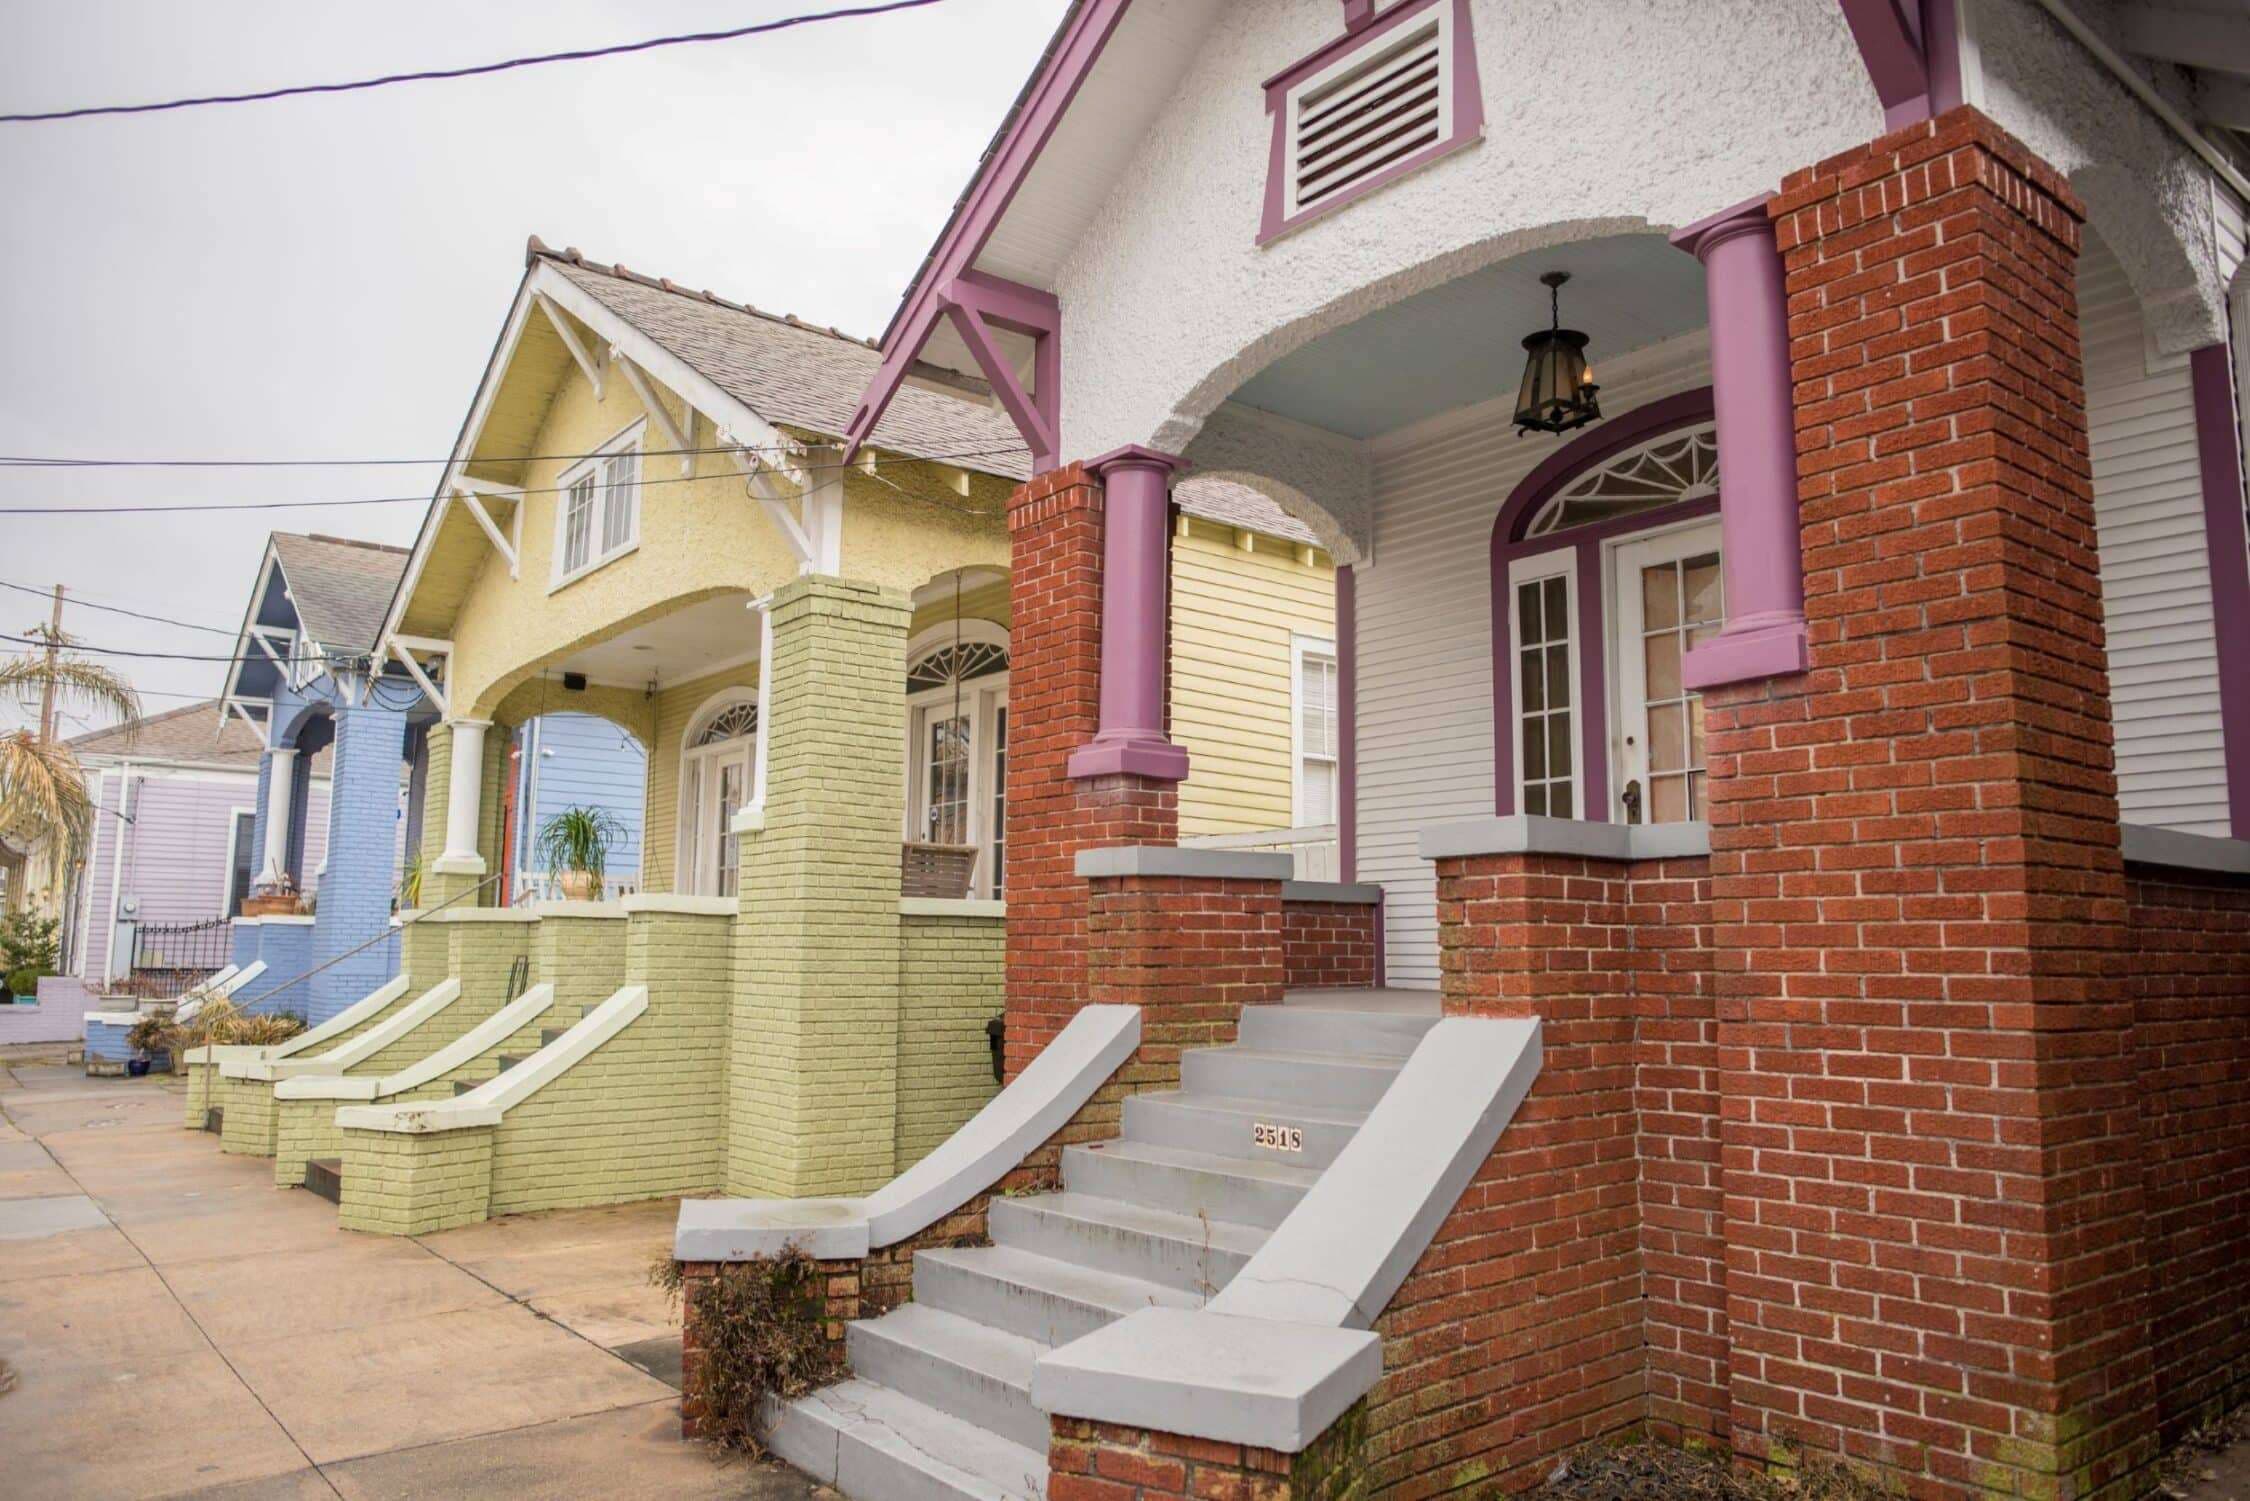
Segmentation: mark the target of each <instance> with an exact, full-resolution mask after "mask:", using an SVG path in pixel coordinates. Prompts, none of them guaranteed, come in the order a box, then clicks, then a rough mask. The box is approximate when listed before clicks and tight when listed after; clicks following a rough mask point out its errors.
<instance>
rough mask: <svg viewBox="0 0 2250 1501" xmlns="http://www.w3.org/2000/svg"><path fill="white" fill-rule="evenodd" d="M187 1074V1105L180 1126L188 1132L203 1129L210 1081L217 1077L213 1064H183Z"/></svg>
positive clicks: (182, 1113) (209, 1094)
mask: <svg viewBox="0 0 2250 1501" xmlns="http://www.w3.org/2000/svg"><path fill="white" fill-rule="evenodd" d="M180 1067H181V1068H182V1069H184V1070H186V1072H187V1104H186V1105H185V1107H183V1109H182V1111H181V1115H180V1124H181V1125H183V1126H185V1127H187V1128H188V1129H189V1130H190V1131H200V1130H202V1129H203V1116H204V1113H205V1112H206V1111H208V1110H209V1109H210V1108H211V1081H212V1080H213V1079H215V1078H217V1077H218V1075H219V1066H218V1065H217V1064H215V1063H183V1064H181V1065H180Z"/></svg>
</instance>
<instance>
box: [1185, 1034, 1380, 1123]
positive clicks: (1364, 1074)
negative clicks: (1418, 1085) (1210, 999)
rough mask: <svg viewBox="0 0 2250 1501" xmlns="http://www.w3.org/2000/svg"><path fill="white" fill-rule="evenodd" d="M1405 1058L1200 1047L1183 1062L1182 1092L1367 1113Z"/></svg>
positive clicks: (1238, 1046)
mask: <svg viewBox="0 0 2250 1501" xmlns="http://www.w3.org/2000/svg"><path fill="white" fill-rule="evenodd" d="M1405 1061H1406V1060H1405V1059H1403V1058H1392V1057H1386V1056H1376V1057H1371V1058H1355V1057H1348V1056H1345V1055H1343V1054H1338V1053H1314V1052H1302V1051H1296V1050H1289V1051H1283V1050H1280V1049H1273V1048H1252V1047H1245V1046H1242V1045H1240V1044H1237V1045H1236V1046H1234V1047H1231V1048H1198V1049H1196V1050H1195V1051H1194V1052H1191V1053H1187V1054H1184V1055H1182V1057H1181V1059H1180V1089H1181V1092H1182V1093H1184V1094H1212V1095H1227V1096H1231V1097H1233V1098H1236V1099H1250V1100H1289V1101H1293V1102H1296V1103H1300V1104H1305V1105H1333V1106H1337V1107H1340V1108H1342V1109H1346V1110H1368V1109H1372V1108H1373V1107H1374V1104H1375V1102H1376V1101H1377V1100H1379V1099H1381V1098H1382V1097H1383V1091H1384V1090H1386V1089H1388V1088H1390V1087H1391V1080H1393V1079H1395V1078H1397V1077H1398V1071H1399V1066H1400V1065H1401V1064H1402V1063H1404V1062H1405Z"/></svg>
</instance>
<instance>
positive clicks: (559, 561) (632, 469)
mask: <svg viewBox="0 0 2250 1501" xmlns="http://www.w3.org/2000/svg"><path fill="white" fill-rule="evenodd" d="M559 489H560V492H561V493H560V495H559V497H558V500H559V503H558V504H557V505H556V507H555V568H554V587H556V588H560V587H561V586H562V585H564V584H567V583H569V582H570V581H571V580H572V579H574V578H577V577H578V576H579V575H580V574H583V573H587V572H590V571H592V570H593V569H596V568H599V567H601V565H602V564H604V563H607V562H608V561H610V560H611V559H612V558H616V557H620V556H622V555H623V554H625V553H628V552H631V551H632V550H633V549H634V548H635V547H636V546H638V545H639V544H640V540H641V435H640V425H639V424H638V423H636V424H634V426H633V427H631V428H629V429H627V430H626V432H625V433H624V434H623V435H622V436H621V437H618V438H615V439H613V440H611V441H610V442H609V443H607V444H605V445H603V447H602V450H601V452H599V453H597V454H595V455H594V456H593V457H592V458H590V459H588V460H586V461H585V462H584V463H582V464H580V465H578V466H577V467H576V468H574V469H572V470H570V471H568V472H567V473H566V474H565V475H564V476H563V479H562V483H561V485H560V487H559Z"/></svg>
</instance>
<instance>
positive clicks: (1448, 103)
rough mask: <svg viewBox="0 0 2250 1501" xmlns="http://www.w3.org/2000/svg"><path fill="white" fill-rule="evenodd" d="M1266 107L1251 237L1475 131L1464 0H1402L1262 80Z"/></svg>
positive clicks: (1400, 171)
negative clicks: (1259, 202)
mask: <svg viewBox="0 0 2250 1501" xmlns="http://www.w3.org/2000/svg"><path fill="white" fill-rule="evenodd" d="M1266 107H1267V109H1268V110H1269V111H1271V112H1272V114H1273V116H1274V153H1273V172H1272V176H1271V178H1270V180H1269V181H1268V182H1267V184H1266V205H1265V216H1264V221H1263V223H1262V225H1261V227H1260V231H1259V236H1258V238H1259V239H1260V241H1261V242H1262V241H1264V240H1267V239H1270V238H1272V237H1273V236H1275V235H1277V234H1279V233H1281V232H1282V231H1284V230H1286V229H1289V228H1292V227H1294V226H1295V225H1297V224H1299V223H1301V222H1303V221H1304V220H1306V219H1308V218H1311V217H1312V216H1314V215H1316V214H1320V213H1324V212H1326V211H1327V210H1329V209H1332V208H1335V207H1337V206H1339V205H1341V204H1343V203H1345V202H1347V201H1349V200H1350V199H1352V198H1355V197H1357V196H1359V194H1361V193H1364V192H1370V191H1372V190H1374V189H1375V188H1377V187H1380V186H1381V185H1383V184H1384V183H1386V182H1389V181H1391V180H1392V179H1394V178H1396V177H1400V176H1403V175H1404V174H1406V173H1408V172H1411V171H1414V170H1415V169H1416V168H1419V167H1421V166H1423V165H1425V164H1426V163H1429V162H1432V161H1435V160H1437V159H1438V158H1439V157H1440V156H1443V155H1445V154H1446V153H1447V152H1449V151H1451V150H1453V149H1454V148H1455V147H1457V146H1462V145H1466V144H1468V143H1470V142H1471V141H1474V140H1476V139H1477V138H1478V137H1479V136H1480V135H1481V134H1482V131H1483V128H1484V113H1483V102H1482V99H1481V97H1480V95H1479V92H1478V84H1477V73H1476V61H1475V57H1474V55H1473V51H1472V47H1471V43H1470V39H1469V20H1468V7H1467V4H1466V0H1421V3H1418V4H1417V3H1413V0H1409V3H1407V4H1404V5H1400V6H1398V7H1396V8H1395V9H1394V10H1392V11H1391V12H1390V13H1389V14H1387V15H1384V16H1382V17H1381V18H1379V19H1377V20H1376V21H1374V22H1373V23H1372V24H1369V25H1366V26H1364V27H1363V28H1362V29H1361V30H1359V31H1357V32H1353V33H1350V34H1348V35H1346V36H1344V37H1342V38H1339V39H1338V40H1337V41H1335V42H1331V43H1330V44H1329V45H1327V46H1326V47H1323V48H1322V49H1321V50H1320V51H1318V52H1316V53H1314V54H1313V55H1312V56H1311V57H1308V58H1306V59H1305V60H1304V61H1302V62H1300V63H1298V64H1297V65H1295V66H1294V67H1292V68H1289V69H1287V70H1286V71H1284V72H1283V73H1281V74H1280V75H1278V76H1277V77H1275V78H1273V79H1270V80H1268V82H1267V84H1266Z"/></svg>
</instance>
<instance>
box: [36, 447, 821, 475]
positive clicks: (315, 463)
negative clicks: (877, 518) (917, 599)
mask: <svg viewBox="0 0 2250 1501" xmlns="http://www.w3.org/2000/svg"><path fill="white" fill-rule="evenodd" d="M801 451H802V447H801V445H791V444H769V445H766V446H763V447H761V446H759V445H757V444H751V443H717V444H712V445H709V446H706V447H703V448H644V449H642V450H641V454H642V456H643V457H646V458H665V457H671V458H682V457H685V456H686V455H688V454H691V453H692V454H705V453H779V454H792V453H798V452H801ZM459 457H460V456H459V455H458V454H446V455H444V456H443V457H441V458H431V459H86V458H72V457H69V456H67V455H63V454H0V469H374V468H379V467H382V466H385V465H396V464H415V465H424V466H427V465H431V464H450V463H452V462H453V461H454V460H455V459H456V458H459ZM600 457H602V453H601V451H600V450H598V449H597V450H594V451H592V452H589V453H518V454H510V455H508V456H507V457H506V458H497V457H494V456H492V455H490V454H478V455H476V456H475V458H474V459H473V460H472V461H471V462H476V463H484V464H529V463H537V462H539V461H541V460H546V459H596V458H600Z"/></svg>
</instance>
